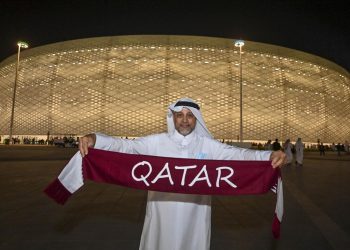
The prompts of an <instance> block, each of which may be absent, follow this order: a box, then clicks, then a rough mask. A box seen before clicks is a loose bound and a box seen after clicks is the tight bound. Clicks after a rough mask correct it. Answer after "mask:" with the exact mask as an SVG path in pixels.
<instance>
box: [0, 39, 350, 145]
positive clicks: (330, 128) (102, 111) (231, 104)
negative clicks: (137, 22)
mask: <svg viewBox="0 0 350 250" xmlns="http://www.w3.org/2000/svg"><path fill="white" fill-rule="evenodd" d="M16 61H17V56H16V55H13V56H11V57H9V58H7V59H5V60H4V61H2V62H1V63H0V117H1V119H0V135H2V136H5V135H8V134H9V128H10V119H11V107H12V95H13V89H14V79H15V69H16ZM240 76H242V83H243V99H242V101H243V138H244V140H250V141H254V140H262V141H266V140H267V139H272V140H274V139H275V138H279V139H280V140H285V139H287V138H290V139H291V140H292V141H294V140H296V138H298V137H301V138H303V141H308V142H316V141H317V140H318V139H320V140H321V141H323V142H328V143H332V142H335V143H337V142H344V141H345V140H350V138H349V137H350V124H349V123H350V78H349V72H347V71H346V70H345V69H343V68H341V67H340V66H338V65H336V64H334V63H332V62H330V61H328V60H325V59H323V58H320V57H318V56H315V55H311V54H308V53H304V52H301V51H297V50H293V49H289V48H284V47H279V46H274V45H269V44H263V43H256V42H251V41H246V42H245V46H244V47H243V53H242V75H240V53H239V48H237V47H235V46H234V43H233V40H231V39H224V38H211V37H196V36H171V35H156V36H150V35H135V36H114V37H100V38H88V39H79V40H72V41H65V42H60V43H55V44H49V45H45V46H40V47H36V48H31V49H26V50H23V51H22V52H21V58H20V68H19V72H18V81H17V91H16V102H15V112H14V126H13V135H46V134H47V133H48V132H49V133H50V134H51V135H83V134H86V133H89V132H92V131H100V132H102V133H106V134H110V135H115V136H129V137H139V136H144V135H148V134H152V133H159V132H164V131H166V119H165V116H166V112H167V106H168V105H169V104H170V103H171V102H173V101H174V100H176V99H177V98H179V97H190V98H193V99H195V100H196V101H197V102H198V103H199V104H200V105H201V110H202V112H203V114H204V117H205V120H206V122H207V126H208V128H209V130H210V131H211V132H212V134H213V135H214V137H215V138H217V139H226V140H234V141H236V140H237V136H238V135H239V130H240Z"/></svg>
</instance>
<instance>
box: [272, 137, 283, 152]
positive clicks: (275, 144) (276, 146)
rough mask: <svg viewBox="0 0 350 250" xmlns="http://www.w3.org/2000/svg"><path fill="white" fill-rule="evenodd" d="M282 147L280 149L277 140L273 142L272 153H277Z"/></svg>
mask: <svg viewBox="0 0 350 250" xmlns="http://www.w3.org/2000/svg"><path fill="white" fill-rule="evenodd" d="M281 148H282V147H281V144H280V143H279V142H278V139H276V140H275V142H274V143H272V150H273V151H278V150H280V149H281Z"/></svg>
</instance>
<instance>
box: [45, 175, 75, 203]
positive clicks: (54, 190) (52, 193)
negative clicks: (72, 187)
mask: <svg viewBox="0 0 350 250" xmlns="http://www.w3.org/2000/svg"><path fill="white" fill-rule="evenodd" d="M44 193H45V194H47V196H49V197H50V198H51V199H53V200H55V201H56V202H57V203H58V204H61V205H64V203H66V201H67V200H68V198H69V197H70V196H71V195H72V194H71V193H70V192H69V191H68V190H67V189H66V188H65V187H64V186H63V184H62V183H61V182H60V180H59V179H58V178H56V179H55V180H54V181H53V182H51V184H49V185H48V186H47V187H46V188H45V189H44Z"/></svg>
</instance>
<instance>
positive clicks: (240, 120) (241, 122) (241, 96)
mask: <svg viewBox="0 0 350 250" xmlns="http://www.w3.org/2000/svg"><path fill="white" fill-rule="evenodd" d="M243 46H244V41H243V40H237V41H235V47H239V142H243V84H242V47H243Z"/></svg>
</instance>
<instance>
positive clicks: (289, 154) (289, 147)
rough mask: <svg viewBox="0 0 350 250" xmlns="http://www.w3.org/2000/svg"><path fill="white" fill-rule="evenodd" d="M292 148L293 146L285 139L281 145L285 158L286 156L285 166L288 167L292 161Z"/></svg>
mask: <svg viewBox="0 0 350 250" xmlns="http://www.w3.org/2000/svg"><path fill="white" fill-rule="evenodd" d="M292 146H293V145H292V143H291V142H290V139H287V140H286V141H285V143H284V144H283V149H284V153H286V156H287V165H290V164H291V163H292V161H293V152H292Z"/></svg>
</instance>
